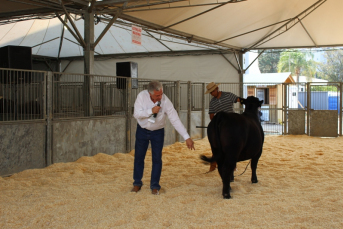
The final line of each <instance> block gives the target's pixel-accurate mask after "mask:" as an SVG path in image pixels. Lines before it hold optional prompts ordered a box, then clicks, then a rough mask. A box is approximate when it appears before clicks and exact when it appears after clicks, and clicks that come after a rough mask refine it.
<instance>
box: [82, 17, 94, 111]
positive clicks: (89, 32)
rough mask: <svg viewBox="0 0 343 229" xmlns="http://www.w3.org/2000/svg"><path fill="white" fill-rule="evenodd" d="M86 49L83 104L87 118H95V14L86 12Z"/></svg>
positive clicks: (84, 53)
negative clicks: (93, 101) (93, 97)
mask: <svg viewBox="0 0 343 229" xmlns="http://www.w3.org/2000/svg"><path fill="white" fill-rule="evenodd" d="M84 16H85V19H84V21H85V25H84V27H85V39H84V41H85V43H86V45H85V47H84V49H83V55H84V73H85V74H87V75H85V76H84V87H83V93H84V94H83V103H84V115H85V117H88V116H93V107H92V95H93V90H94V83H93V82H94V76H92V74H93V73H94V46H93V44H94V14H93V13H88V11H85V13H84Z"/></svg>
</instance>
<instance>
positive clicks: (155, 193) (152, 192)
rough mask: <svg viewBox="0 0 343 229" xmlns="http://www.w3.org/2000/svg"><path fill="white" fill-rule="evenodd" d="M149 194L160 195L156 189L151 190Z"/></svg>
mask: <svg viewBox="0 0 343 229" xmlns="http://www.w3.org/2000/svg"><path fill="white" fill-rule="evenodd" d="M151 194H153V195H160V192H159V191H158V189H153V190H152V191H151Z"/></svg>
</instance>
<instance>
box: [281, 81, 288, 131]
mask: <svg viewBox="0 0 343 229" xmlns="http://www.w3.org/2000/svg"><path fill="white" fill-rule="evenodd" d="M282 85H283V90H284V91H283V134H287V124H288V117H287V95H288V93H287V84H282Z"/></svg>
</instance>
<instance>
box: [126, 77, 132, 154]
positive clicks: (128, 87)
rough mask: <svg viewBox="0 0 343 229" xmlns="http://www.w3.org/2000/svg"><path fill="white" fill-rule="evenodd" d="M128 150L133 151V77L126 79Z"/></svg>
mask: <svg viewBox="0 0 343 229" xmlns="http://www.w3.org/2000/svg"><path fill="white" fill-rule="evenodd" d="M126 91H127V93H126V152H127V153H129V152H130V151H131V118H132V106H131V99H132V98H131V97H132V96H131V94H132V87H131V78H127V79H126Z"/></svg>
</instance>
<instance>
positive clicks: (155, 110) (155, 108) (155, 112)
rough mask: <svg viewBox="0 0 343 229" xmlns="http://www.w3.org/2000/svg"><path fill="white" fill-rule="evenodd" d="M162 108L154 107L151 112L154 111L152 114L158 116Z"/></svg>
mask: <svg viewBox="0 0 343 229" xmlns="http://www.w3.org/2000/svg"><path fill="white" fill-rule="evenodd" d="M160 109H161V107H160V106H155V107H153V108H152V109H151V110H152V113H153V114H157V113H158V112H159V111H160Z"/></svg>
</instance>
